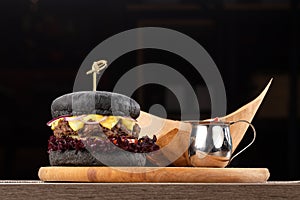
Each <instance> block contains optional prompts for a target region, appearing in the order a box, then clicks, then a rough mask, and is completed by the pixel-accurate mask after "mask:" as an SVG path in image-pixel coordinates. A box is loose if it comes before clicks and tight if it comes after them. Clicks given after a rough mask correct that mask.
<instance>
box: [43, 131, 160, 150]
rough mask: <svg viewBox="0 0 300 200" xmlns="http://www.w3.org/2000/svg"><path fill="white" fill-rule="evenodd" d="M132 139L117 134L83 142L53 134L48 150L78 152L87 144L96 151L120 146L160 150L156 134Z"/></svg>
mask: <svg viewBox="0 0 300 200" xmlns="http://www.w3.org/2000/svg"><path fill="white" fill-rule="evenodd" d="M131 140H132V139H130V138H129V139H128V138H126V137H125V136H116V137H108V138H107V139H97V138H86V139H85V140H84V142H83V140H81V139H77V138H72V137H69V136H62V137H55V136H54V135H52V136H50V138H49V140H48V152H50V151H66V150H76V152H78V151H84V150H86V146H88V150H89V151H94V152H97V151H101V152H112V151H114V150H117V148H118V147H119V148H121V149H123V150H125V151H129V152H134V153H149V152H153V151H157V150H159V146H158V145H157V144H156V143H155V142H156V140H157V139H156V136H155V135H154V136H153V139H151V138H149V137H148V136H144V137H142V138H140V139H138V140H135V142H130V141H131Z"/></svg>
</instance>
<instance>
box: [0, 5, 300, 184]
mask: <svg viewBox="0 0 300 200" xmlns="http://www.w3.org/2000/svg"><path fill="white" fill-rule="evenodd" d="M158 2H163V3H158ZM212 2H213V3H212ZM0 4H1V7H0V11H1V12H0V13H1V14H0V15H1V17H0V20H1V21H0V22H1V24H0V36H1V44H0V47H1V48H0V55H1V60H0V64H1V68H0V97H1V105H0V106H1V115H0V116H1V117H0V120H1V123H0V125H1V128H2V130H1V139H0V179H38V176H37V172H38V169H39V167H41V166H46V165H48V164H49V163H48V157H47V139H48V137H49V136H50V134H51V130H50V128H49V127H47V126H46V122H47V121H49V120H50V119H51V114H50V105H51V102H52V100H54V99H55V98H56V97H58V96H60V95H62V94H64V93H68V92H72V89H73V82H74V79H75V76H76V73H77V70H78V69H79V67H80V65H81V63H82V62H83V60H84V59H85V57H86V56H87V55H88V53H89V52H90V51H91V50H92V49H93V48H94V47H95V46H97V45H98V44H99V43H101V42H102V41H103V40H105V39H107V38H108V37H110V36H113V35H114V34H117V33H119V32H121V31H125V30H128V29H131V28H136V27H144V26H158V27H165V28H171V29H175V30H177V31H180V32H182V33H184V34H186V35H188V36H190V37H192V38H193V39H195V40H196V41H197V42H199V43H200V44H201V45H202V46H203V47H204V48H205V49H206V50H207V51H208V53H209V54H210V55H211V57H212V59H213V60H214V61H215V63H216V64H217V66H218V68H219V70H220V73H221V75H222V77H223V80H224V84H225V88H226V92H227V112H228V113H230V112H232V111H234V110H236V109H237V108H239V107H240V106H242V105H244V104H246V103H247V102H249V101H250V100H252V99H254V98H255V97H256V96H257V95H258V94H259V93H260V92H261V90H262V89H263V88H264V87H265V86H266V84H267V82H268V81H269V80H270V79H271V78H272V77H273V78H274V80H273V84H272V86H271V88H270V90H269V93H268V94H267V96H266V98H265V100H264V102H263V104H262V105H261V107H260V109H259V111H258V113H257V115H256V116H255V118H254V120H253V124H254V126H255V127H256V130H257V134H258V136H257V140H256V142H255V143H254V144H253V146H251V147H250V148H249V149H247V150H246V151H245V152H244V153H243V154H242V155H241V156H238V157H237V158H236V159H235V160H234V161H233V162H232V163H231V166H233V167H266V168H269V170H270V173H271V177H270V180H296V179H300V170H299V169H300V164H299V161H300V141H299V134H300V133H299V128H298V124H299V100H298V99H299V87H298V86H299V82H298V77H299V72H298V68H299V56H300V50H299V35H300V32H299V27H300V17H299V12H300V5H299V4H298V1H287V0H277V1H272V0H265V1H260V0H252V1H251V0H243V1H242V0H241V1H234V0H227V1H225V0H224V1H221V0H219V1H203V0H202V1H193V0H188V1H179V0H178V1H176V0H165V1H156V0H144V1H142V0H135V1H124V0H116V1H99V0H89V1H84V0H64V1H62V0H31V1H30V0H23V1H9V0H3V1H1V3H0ZM99 59H101V55H99ZM147 62H158V63H163V64H166V65H169V66H171V67H173V68H174V69H177V70H178V71H179V72H181V73H182V74H183V75H184V76H185V77H186V78H187V79H188V80H190V83H191V84H192V85H193V86H194V89H195V91H196V92H197V93H198V95H199V101H200V108H201V116H202V118H203V119H204V118H205V117H207V116H209V114H210V110H209V108H210V101H209V99H207V98H208V97H207V94H205V93H207V90H206V89H205V84H204V83H203V80H202V79H201V76H200V75H197V74H196V73H194V71H193V67H192V66H190V65H189V63H187V62H186V61H185V60H184V59H183V58H181V57H179V56H178V55H174V54H172V53H169V52H165V51H161V50H154V49H147V50H142V51H134V52H130V53H128V54H125V55H122V56H121V57H120V58H118V59H117V60H116V61H114V62H113V63H110V67H109V69H108V70H106V72H105V73H104V75H103V80H102V81H101V83H100V86H99V87H98V90H109V91H111V90H112V89H113V87H114V84H115V83H116V81H117V80H118V78H120V77H121V76H122V74H123V73H125V72H126V71H128V70H129V69H131V68H133V67H135V66H136V65H138V64H143V63H147ZM183 66H184V67H183ZM133 97H135V98H136V100H137V101H138V102H139V103H140V104H141V107H142V109H143V110H145V111H148V109H149V108H150V106H151V105H153V104H157V103H159V104H162V105H164V106H165V107H166V109H167V111H168V117H169V118H172V119H178V117H179V115H180V113H179V111H178V109H176V105H177V104H178V102H177V101H176V99H174V100H173V101H172V102H173V104H174V105H175V106H174V105H172V107H168V106H169V105H168V103H167V102H170V99H173V97H174V98H175V96H174V94H173V93H172V92H171V91H169V90H168V89H167V88H164V87H162V86H158V85H147V86H144V87H142V88H140V89H138V90H137V91H136V92H135V94H134V96H133ZM250 139H251V134H248V135H246V136H245V138H244V140H243V141H242V143H241V146H243V145H245V144H246V143H247V142H249V140H250Z"/></svg>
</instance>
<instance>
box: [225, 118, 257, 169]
mask: <svg viewBox="0 0 300 200" xmlns="http://www.w3.org/2000/svg"><path fill="white" fill-rule="evenodd" d="M239 122H244V123H247V124H248V125H249V126H250V127H251V128H252V130H253V139H252V141H251V142H250V143H249V144H248V145H247V146H246V147H244V148H243V149H242V150H240V151H239V152H237V153H236V154H235V155H234V156H232V157H231V158H230V160H229V163H230V162H231V161H232V160H233V159H234V158H235V157H237V156H238V155H240V153H242V152H243V151H245V150H246V149H247V148H248V147H250V146H251V145H252V144H253V142H254V141H255V139H256V130H255V128H254V126H253V125H252V124H251V123H250V122H248V121H247V120H243V119H241V120H237V121H233V122H230V123H229V125H233V124H235V123H239ZM229 163H228V164H229Z"/></svg>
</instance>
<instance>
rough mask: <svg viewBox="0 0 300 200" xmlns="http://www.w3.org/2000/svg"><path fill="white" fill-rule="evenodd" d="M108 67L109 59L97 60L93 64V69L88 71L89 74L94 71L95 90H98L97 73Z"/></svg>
mask: <svg viewBox="0 0 300 200" xmlns="http://www.w3.org/2000/svg"><path fill="white" fill-rule="evenodd" d="M106 67H107V61H106V60H99V61H97V62H94V63H93V65H92V69H91V70H89V71H87V72H86V74H87V75H88V74H91V73H93V91H96V90H97V74H99V73H100V71H101V70H103V69H105V68H106Z"/></svg>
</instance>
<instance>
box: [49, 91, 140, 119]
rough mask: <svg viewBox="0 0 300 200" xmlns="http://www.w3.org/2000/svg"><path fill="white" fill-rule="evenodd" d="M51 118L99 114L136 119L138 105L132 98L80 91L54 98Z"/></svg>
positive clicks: (138, 110) (109, 93)
mask: <svg viewBox="0 0 300 200" xmlns="http://www.w3.org/2000/svg"><path fill="white" fill-rule="evenodd" d="M51 114H52V117H53V118H56V117H59V116H62V115H83V114H100V115H114V116H124V117H131V118H133V119H136V118H137V117H138V116H139V114H140V106H139V104H138V103H137V102H136V101H135V100H133V99H132V98H130V97H128V96H125V95H122V94H118V93H112V92H106V91H81V92H73V93H69V94H65V95H63V96H60V97H58V98H56V99H55V100H54V101H53V102H52V105H51Z"/></svg>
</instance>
